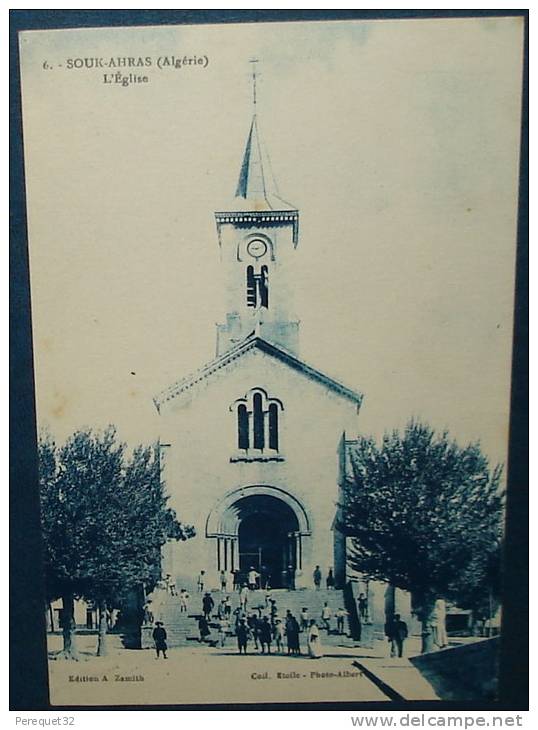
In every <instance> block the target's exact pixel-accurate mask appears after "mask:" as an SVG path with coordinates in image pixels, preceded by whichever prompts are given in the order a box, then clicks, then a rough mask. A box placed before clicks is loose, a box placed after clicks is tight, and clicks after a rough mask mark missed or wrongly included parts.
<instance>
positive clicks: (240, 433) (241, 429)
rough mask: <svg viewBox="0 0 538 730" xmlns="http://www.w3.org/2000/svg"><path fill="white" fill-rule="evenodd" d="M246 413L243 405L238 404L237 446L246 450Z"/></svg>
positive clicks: (247, 442) (247, 441) (247, 438)
mask: <svg viewBox="0 0 538 730" xmlns="http://www.w3.org/2000/svg"><path fill="white" fill-rule="evenodd" d="M248 431H249V429H248V411H247V407H246V405H245V404H244V403H240V404H239V406H238V408H237V445H238V446H239V448H240V449H248V447H249V437H248V436H249V434H248Z"/></svg>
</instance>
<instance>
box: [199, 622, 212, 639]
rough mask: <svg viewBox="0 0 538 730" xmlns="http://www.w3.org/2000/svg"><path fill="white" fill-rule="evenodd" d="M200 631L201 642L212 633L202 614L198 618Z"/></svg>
mask: <svg viewBox="0 0 538 730" xmlns="http://www.w3.org/2000/svg"><path fill="white" fill-rule="evenodd" d="M198 631H199V632H200V642H201V643H203V642H204V641H205V640H206V639H207V637H208V636H209V634H210V633H211V631H210V630H209V624H208V623H207V619H206V617H205V616H200V618H199V619H198Z"/></svg>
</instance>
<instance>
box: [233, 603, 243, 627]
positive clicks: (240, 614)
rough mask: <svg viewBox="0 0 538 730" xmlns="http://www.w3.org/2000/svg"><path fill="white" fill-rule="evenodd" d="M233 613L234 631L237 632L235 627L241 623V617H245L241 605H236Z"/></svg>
mask: <svg viewBox="0 0 538 730" xmlns="http://www.w3.org/2000/svg"><path fill="white" fill-rule="evenodd" d="M233 615H234V616H235V632H236V633H237V627H238V626H239V624H240V623H241V619H242V618H245V614H244V613H243V610H242V609H241V607H239V606H238V607H237V608H236V609H235V610H234V614H233Z"/></svg>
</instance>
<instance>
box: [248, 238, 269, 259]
mask: <svg viewBox="0 0 538 730" xmlns="http://www.w3.org/2000/svg"><path fill="white" fill-rule="evenodd" d="M247 251H248V254H249V256H252V257H253V258H255V259H259V258H261V257H262V256H265V254H266V253H267V244H266V243H265V241H262V239H261V238H253V239H252V241H249V242H248V245H247Z"/></svg>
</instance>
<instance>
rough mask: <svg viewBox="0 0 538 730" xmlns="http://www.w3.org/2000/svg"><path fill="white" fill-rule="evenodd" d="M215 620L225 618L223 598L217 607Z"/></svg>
mask: <svg viewBox="0 0 538 730" xmlns="http://www.w3.org/2000/svg"><path fill="white" fill-rule="evenodd" d="M217 618H218V619H219V621H221V620H222V619H224V618H226V599H225V598H223V599H222V601H221V602H220V603H219V605H218V607H217Z"/></svg>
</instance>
